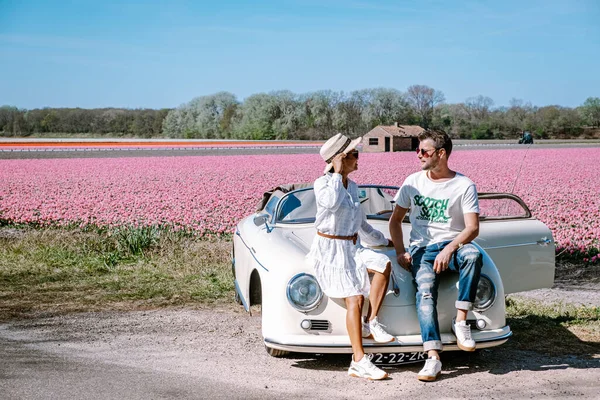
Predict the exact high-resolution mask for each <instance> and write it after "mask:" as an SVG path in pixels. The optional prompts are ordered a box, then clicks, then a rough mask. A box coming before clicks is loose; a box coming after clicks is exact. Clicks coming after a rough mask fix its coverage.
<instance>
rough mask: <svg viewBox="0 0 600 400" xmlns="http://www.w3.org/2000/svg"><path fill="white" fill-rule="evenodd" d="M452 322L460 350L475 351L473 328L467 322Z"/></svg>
mask: <svg viewBox="0 0 600 400" xmlns="http://www.w3.org/2000/svg"><path fill="white" fill-rule="evenodd" d="M454 322H455V321H454V320H453V321H452V331H453V332H454V335H455V336H456V344H457V345H458V348H459V349H461V350H464V351H475V341H474V340H473V338H472V337H471V326H469V324H467V321H460V322H457V323H454Z"/></svg>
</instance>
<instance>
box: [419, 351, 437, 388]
mask: <svg viewBox="0 0 600 400" xmlns="http://www.w3.org/2000/svg"><path fill="white" fill-rule="evenodd" d="M441 373H442V362H441V361H440V359H439V358H437V357H435V356H434V357H431V358H428V359H427V360H425V366H424V367H423V368H422V369H421V371H419V374H418V375H417V379H418V380H420V381H425V382H433V381H435V380H436V379H437V378H438V377H439V376H440V374H441Z"/></svg>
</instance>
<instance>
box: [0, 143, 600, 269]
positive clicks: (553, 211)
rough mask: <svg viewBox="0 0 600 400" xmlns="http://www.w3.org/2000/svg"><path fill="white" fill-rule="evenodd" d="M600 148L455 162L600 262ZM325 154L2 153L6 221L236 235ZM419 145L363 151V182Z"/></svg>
mask: <svg viewBox="0 0 600 400" xmlns="http://www.w3.org/2000/svg"><path fill="white" fill-rule="evenodd" d="M596 153H597V149H596V148H561V149H528V150H527V149H516V150H514V149H511V150H508V149H507V150H468V151H465V150H462V151H461V150H458V149H457V150H455V151H454V152H453V154H452V156H451V157H450V165H451V167H452V168H453V169H456V170H457V171H459V172H462V173H464V174H465V175H467V176H469V177H470V178H471V179H472V180H473V181H474V182H475V183H476V184H477V188H478V190H479V191H480V192H511V193H515V194H517V195H519V196H520V197H522V198H523V199H524V200H525V202H526V203H527V204H528V205H529V207H530V208H531V210H532V213H533V215H534V216H535V217H536V218H538V219H540V220H541V221H543V222H544V223H546V224H547V225H548V226H549V227H550V228H551V230H552V232H553V234H554V237H555V239H556V241H557V242H558V247H557V253H561V254H571V255H573V256H577V257H582V258H584V260H585V261H587V262H599V258H600V257H599V256H598V249H599V248H600V243H599V240H600V174H598V171H597V169H596V166H595V162H596ZM323 166H324V163H323V161H322V160H321V159H320V157H319V155H318V154H296V155H252V156H241V155H240V156H198V157H140V158H82V159H19V160H0V220H1V221H4V222H5V223H16V224H34V225H57V226H74V225H77V226H81V227H85V226H88V225H95V226H101V227H113V226H120V225H135V226H148V225H154V226H162V227H167V228H170V229H173V230H176V231H179V230H185V231H192V232H195V233H197V234H198V235H199V236H213V235H218V236H220V235H223V234H229V233H232V232H233V231H234V229H235V225H236V223H237V222H238V221H239V220H240V219H241V218H243V217H244V216H246V215H248V214H251V213H253V212H254V210H255V208H256V205H257V203H258V201H259V200H260V198H261V196H262V193H263V192H264V191H266V190H268V189H270V188H271V187H274V186H277V185H280V184H284V183H291V182H308V181H314V179H316V178H317V177H318V176H319V175H320V174H321V173H322V169H323ZM418 169H419V163H418V159H417V157H416V156H415V154H414V153H406V152H401V153H377V154H367V153H361V154H360V160H359V170H358V171H357V172H355V173H353V174H352V176H351V178H352V179H354V180H355V181H356V182H358V183H376V184H385V185H398V186H399V185H401V184H402V181H403V180H404V178H405V177H406V176H407V175H408V174H410V173H412V172H415V171H417V170H418Z"/></svg>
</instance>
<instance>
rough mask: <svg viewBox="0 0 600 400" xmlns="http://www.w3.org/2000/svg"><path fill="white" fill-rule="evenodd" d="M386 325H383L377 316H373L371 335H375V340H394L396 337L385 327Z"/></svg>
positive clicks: (387, 341)
mask: <svg viewBox="0 0 600 400" xmlns="http://www.w3.org/2000/svg"><path fill="white" fill-rule="evenodd" d="M384 327H385V325H382V324H381V323H379V321H378V320H377V317H375V318H373V319H372V320H371V321H369V330H370V331H371V336H373V340H375V341H376V342H377V343H389V342H393V341H394V339H395V337H393V336H392V335H390V334H389V333H387V332H386V331H385V329H383V328H384Z"/></svg>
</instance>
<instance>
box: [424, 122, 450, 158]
mask: <svg viewBox="0 0 600 400" xmlns="http://www.w3.org/2000/svg"><path fill="white" fill-rule="evenodd" d="M426 139H431V140H432V141H433V143H434V144H435V149H436V150H439V149H444V150H446V156H447V157H450V153H452V139H450V136H448V134H447V133H446V132H444V131H443V130H441V129H425V130H424V131H423V132H421V133H420V134H419V141H420V142H422V141H423V140H426Z"/></svg>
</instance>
